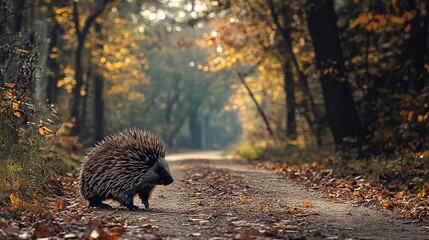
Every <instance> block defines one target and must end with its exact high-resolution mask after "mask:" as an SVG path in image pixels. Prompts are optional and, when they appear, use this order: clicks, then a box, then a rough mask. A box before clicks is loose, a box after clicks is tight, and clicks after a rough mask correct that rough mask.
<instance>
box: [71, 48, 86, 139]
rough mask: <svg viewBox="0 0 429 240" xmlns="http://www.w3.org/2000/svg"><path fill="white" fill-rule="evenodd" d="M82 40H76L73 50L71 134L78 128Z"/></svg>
mask: <svg viewBox="0 0 429 240" xmlns="http://www.w3.org/2000/svg"><path fill="white" fill-rule="evenodd" d="M83 44H84V41H83V40H79V41H78V46H77V48H76V51H75V61H74V63H75V79H76V85H75V86H74V88H73V100H72V105H71V112H70V119H71V120H72V121H74V126H73V128H72V130H71V133H72V134H79V133H80V131H81V129H80V114H79V113H80V111H79V107H80V100H81V94H80V91H81V90H82V86H83V65H82V51H83Z"/></svg>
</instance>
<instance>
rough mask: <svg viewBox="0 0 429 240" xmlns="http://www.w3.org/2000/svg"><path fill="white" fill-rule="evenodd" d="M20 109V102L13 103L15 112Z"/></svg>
mask: <svg viewBox="0 0 429 240" xmlns="http://www.w3.org/2000/svg"><path fill="white" fill-rule="evenodd" d="M18 108H19V102H13V103H12V109H13V110H18Z"/></svg>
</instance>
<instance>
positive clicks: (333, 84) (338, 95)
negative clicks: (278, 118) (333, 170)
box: [307, 0, 362, 149]
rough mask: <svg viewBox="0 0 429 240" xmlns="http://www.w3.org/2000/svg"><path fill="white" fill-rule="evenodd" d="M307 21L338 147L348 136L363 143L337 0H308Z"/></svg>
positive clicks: (328, 115) (330, 123)
mask: <svg viewBox="0 0 429 240" xmlns="http://www.w3.org/2000/svg"><path fill="white" fill-rule="evenodd" d="M307 3H308V6H307V24H308V29H309V31H310V35H311V39H312V42H313V46H314V51H315V58H316V67H317V69H318V70H319V73H320V81H321V85H322V91H323V97H324V100H325V107H326V113H327V119H328V122H329V125H330V128H331V132H332V135H333V137H334V142H335V145H336V147H337V149H340V148H339V147H341V146H342V145H343V144H344V142H345V141H346V142H347V141H349V140H348V139H354V140H355V141H357V144H358V147H359V149H360V146H361V144H362V127H361V122H360V119H359V116H358V113H357V111H356V106H355V102H354V100H353V97H352V92H351V90H350V86H349V83H348V80H347V76H346V68H345V65H344V58H343V55H342V50H341V45H340V41H339V37H338V29H337V16H336V13H335V11H334V4H333V0H308V1H307Z"/></svg>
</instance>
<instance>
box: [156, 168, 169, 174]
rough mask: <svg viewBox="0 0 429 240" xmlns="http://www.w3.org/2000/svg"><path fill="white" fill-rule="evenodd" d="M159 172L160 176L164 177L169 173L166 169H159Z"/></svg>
mask: <svg viewBox="0 0 429 240" xmlns="http://www.w3.org/2000/svg"><path fill="white" fill-rule="evenodd" d="M157 172H158V174H159V175H163V174H166V173H167V171H166V170H165V169H164V168H158V169H157Z"/></svg>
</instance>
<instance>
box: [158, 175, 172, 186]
mask: <svg viewBox="0 0 429 240" xmlns="http://www.w3.org/2000/svg"><path fill="white" fill-rule="evenodd" d="M173 182H174V179H173V177H171V176H170V177H169V178H167V179H163V180H162V181H161V184H162V185H164V186H167V185H170V184H172V183H173Z"/></svg>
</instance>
